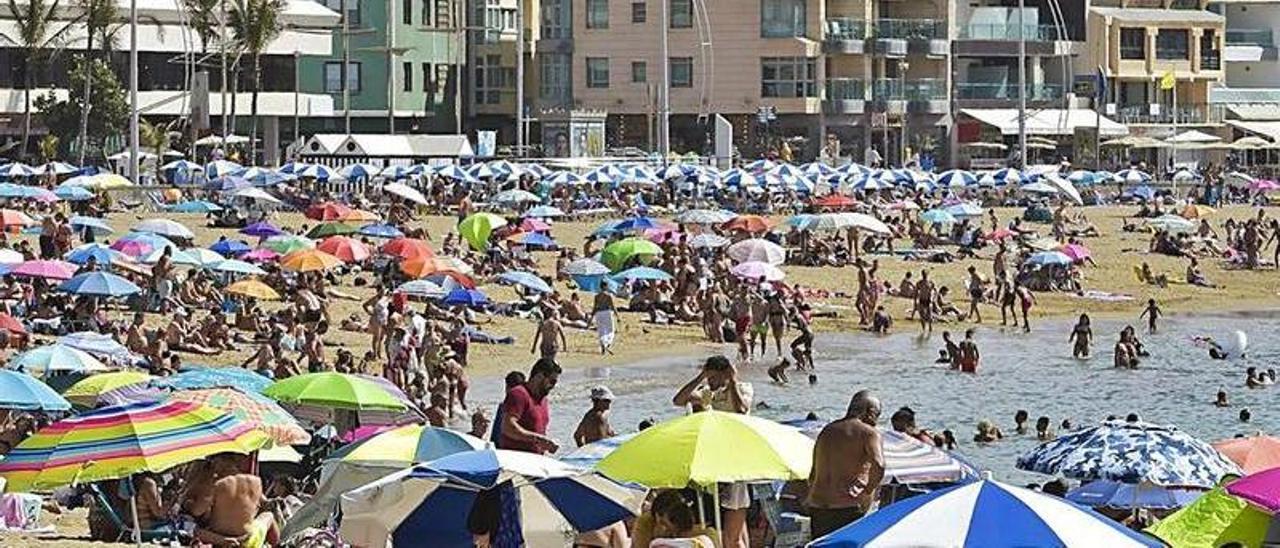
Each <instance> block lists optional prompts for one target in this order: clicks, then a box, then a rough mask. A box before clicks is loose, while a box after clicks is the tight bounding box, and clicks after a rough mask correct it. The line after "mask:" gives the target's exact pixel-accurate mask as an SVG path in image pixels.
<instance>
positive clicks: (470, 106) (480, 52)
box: [464, 0, 539, 143]
mask: <svg viewBox="0 0 1280 548" xmlns="http://www.w3.org/2000/svg"><path fill="white" fill-rule="evenodd" d="M521 2H523V3H524V6H523V8H524V9H523V13H520V12H521V10H520V9H519V7H520V6H519V4H520V3H521ZM538 8H539V4H538V1H537V0H469V1H468V11H467V13H468V16H469V17H470V19H469V21H468V23H467V28H468V40H467V58H468V60H469V62H468V65H469V73H468V74H467V78H466V80H465V84H466V86H467V92H466V95H467V99H466V112H465V114H464V116H466V118H467V120H468V122H469V124H470V126H469V127H470V128H472V129H476V130H489V131H497V132H498V142H500V143H513V142H515V141H516V137H515V135H516V133H515V132H516V128H515V118H516V112H517V110H516V80H517V77H516V72H517V70H516V65H517V63H516V55H517V52H518V51H519V48H518V46H517V40H519V39H521V33H520V32H518V31H517V30H516V28H517V26H518V25H520V24H521V21H520V20H519V19H520V15H523V26H524V33H523V38H524V56H525V74H524V76H525V85H524V87H525V89H526V90H530V89H536V80H534V79H533V76H536V71H534V70H532V69H533V68H534V66H533V65H532V64H531V60H532V59H534V55H535V54H536V50H535V49H534V46H535V45H536V43H535V42H534V41H532V40H530V39H529V38H530V37H532V36H537V34H538V28H539V25H538V22H539V18H538V14H539V9H538ZM524 100H525V105H526V106H525V110H526V114H529V113H528V105H529V104H530V102H529V101H530V96H529V94H528V92H526V93H525V97H524Z"/></svg>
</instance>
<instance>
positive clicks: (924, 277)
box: [915, 271, 934, 334]
mask: <svg viewBox="0 0 1280 548" xmlns="http://www.w3.org/2000/svg"><path fill="white" fill-rule="evenodd" d="M933 298H934V286H933V282H931V281H929V272H928V271H921V272H920V281H919V282H918V283H917V284H916V306H915V312H916V315H917V317H919V318H920V331H923V332H925V333H928V334H932V333H933Z"/></svg>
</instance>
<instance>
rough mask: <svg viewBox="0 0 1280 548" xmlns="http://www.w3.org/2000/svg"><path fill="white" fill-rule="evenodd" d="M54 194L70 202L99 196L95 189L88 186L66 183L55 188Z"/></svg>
mask: <svg viewBox="0 0 1280 548" xmlns="http://www.w3.org/2000/svg"><path fill="white" fill-rule="evenodd" d="M53 195H54V196H57V197H59V198H62V199H63V200H67V201H70V202H83V201H85V200H92V199H94V198H96V197H97V196H96V195H95V194H94V193H93V191H92V190H89V189H88V188H85V187H82V186H75V185H72V186H66V185H65V183H64V184H63V185H59V186H58V187H57V188H55V189H53Z"/></svg>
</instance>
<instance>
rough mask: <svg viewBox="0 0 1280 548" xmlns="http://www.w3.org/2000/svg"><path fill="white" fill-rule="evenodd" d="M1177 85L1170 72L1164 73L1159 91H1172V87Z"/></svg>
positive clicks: (1176, 80)
mask: <svg viewBox="0 0 1280 548" xmlns="http://www.w3.org/2000/svg"><path fill="white" fill-rule="evenodd" d="M1177 84H1178V79H1177V78H1174V77H1173V71H1172V70H1171V71H1169V72H1166V73H1164V76H1163V77H1161V78H1160V89H1173V86H1175V85H1177Z"/></svg>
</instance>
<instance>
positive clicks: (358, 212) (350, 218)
mask: <svg viewBox="0 0 1280 548" xmlns="http://www.w3.org/2000/svg"><path fill="white" fill-rule="evenodd" d="M338 220H340V221H343V222H347V223H376V222H378V221H381V220H382V217H381V216H379V215H378V214H377V213H374V212H372V211H365V210H363V209H353V210H351V211H349V212H347V214H346V215H343V216H342V217H341V218H340V219H338Z"/></svg>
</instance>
